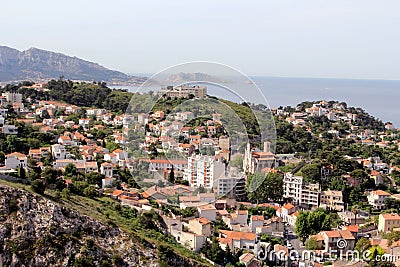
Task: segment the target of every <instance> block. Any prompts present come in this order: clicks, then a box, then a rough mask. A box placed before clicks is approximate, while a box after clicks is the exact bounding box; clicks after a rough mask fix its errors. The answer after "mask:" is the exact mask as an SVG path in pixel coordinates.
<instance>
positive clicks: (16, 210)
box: [0, 185, 158, 266]
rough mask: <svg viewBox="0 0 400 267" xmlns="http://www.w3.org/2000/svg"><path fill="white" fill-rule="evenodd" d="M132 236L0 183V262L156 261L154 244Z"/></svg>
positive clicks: (94, 263) (131, 263) (84, 263)
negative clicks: (140, 241) (136, 239)
mask: <svg viewBox="0 0 400 267" xmlns="http://www.w3.org/2000/svg"><path fill="white" fill-rule="evenodd" d="M134 240H135V239H132V238H130V237H129V235H127V234H125V233H123V232H122V231H120V230H119V229H118V228H112V227H109V226H106V225H104V224H102V223H100V222H99V221H96V220H94V219H92V218H89V217H87V216H83V215H80V214H79V213H77V212H75V211H72V210H69V209H67V208H65V207H63V206H61V205H58V204H57V203H55V202H52V201H50V200H47V199H45V198H43V197H40V196H37V195H34V194H31V193H28V192H26V191H23V190H21V189H16V188H12V187H8V186H4V185H0V255H1V261H2V264H3V266H4V265H5V266H67V265H69V266H74V265H75V266H91V265H92V266H135V265H136V266H157V265H158V264H157V262H158V259H157V251H156V248H155V247H154V245H152V244H149V243H143V242H142V243H140V244H138V242H137V241H134Z"/></svg>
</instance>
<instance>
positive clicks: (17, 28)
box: [0, 0, 400, 79]
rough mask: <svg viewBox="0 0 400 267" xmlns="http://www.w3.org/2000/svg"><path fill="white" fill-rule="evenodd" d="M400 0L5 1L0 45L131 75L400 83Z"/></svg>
mask: <svg viewBox="0 0 400 267" xmlns="http://www.w3.org/2000/svg"><path fill="white" fill-rule="evenodd" d="M399 11H400V1H398V0H393V1H385V0H379V1H377V0H359V1H353V0H334V1H333V0H331V1H322V0H292V1H289V0H275V1H269V0H260V1H256V0H252V1H233V0H213V1H211V0H209V1H204V0H203V1H189V0H182V1H175V0H168V1H165V0H163V1H151V0H150V1H132V0H126V1H122V0H113V1H110V0H108V1H103V0H100V1H92V0H79V1H77V0H69V1H54V0H51V1H50V0H43V1H40V0H36V1H19V0H14V1H2V3H1V15H0V44H1V45H7V46H11V47H14V48H17V49H20V50H21V49H22V50H24V49H27V48H29V47H32V46H34V47H38V48H42V49H46V50H52V51H58V52H62V53H65V54H68V55H73V56H77V57H80V58H83V59H86V60H90V61H94V62H98V63H100V64H101V65H104V66H106V67H108V68H112V69H117V70H121V71H124V72H129V73H137V72H143V73H146V72H157V71H160V70H161V69H163V68H166V67H168V66H170V65H174V64H178V63H182V62H187V61H193V60H207V61H215V62H220V63H224V64H227V65H230V66H232V67H235V68H237V69H239V70H241V71H243V72H244V73H246V74H249V75H267V76H290V77H343V78H380V79H400V51H399V49H400V15H399Z"/></svg>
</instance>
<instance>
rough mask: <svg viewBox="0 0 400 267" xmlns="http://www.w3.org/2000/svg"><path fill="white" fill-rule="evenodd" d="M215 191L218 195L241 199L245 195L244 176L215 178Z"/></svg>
mask: <svg viewBox="0 0 400 267" xmlns="http://www.w3.org/2000/svg"><path fill="white" fill-rule="evenodd" d="M217 193H218V195H219V196H222V195H227V196H228V197H229V198H235V199H241V198H242V197H244V196H245V195H246V180H245V178H244V177H227V176H221V177H219V178H218V180H217Z"/></svg>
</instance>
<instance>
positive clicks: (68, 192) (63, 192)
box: [61, 187, 71, 200]
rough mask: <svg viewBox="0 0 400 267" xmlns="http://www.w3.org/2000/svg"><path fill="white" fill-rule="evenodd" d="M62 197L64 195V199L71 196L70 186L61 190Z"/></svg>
mask: <svg viewBox="0 0 400 267" xmlns="http://www.w3.org/2000/svg"><path fill="white" fill-rule="evenodd" d="M61 197H62V198H63V199H66V200H68V199H70V198H71V191H70V190H69V188H68V187H66V188H64V189H63V190H62V191H61Z"/></svg>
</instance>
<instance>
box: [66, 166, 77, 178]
mask: <svg viewBox="0 0 400 267" xmlns="http://www.w3.org/2000/svg"><path fill="white" fill-rule="evenodd" d="M77 173H78V171H77V170H76V166H75V165H74V164H72V163H68V165H67V166H65V172H64V175H65V176H67V177H72V176H74V175H76V174H77Z"/></svg>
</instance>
